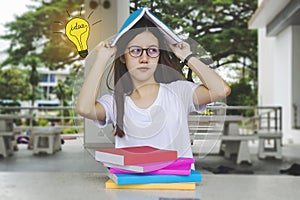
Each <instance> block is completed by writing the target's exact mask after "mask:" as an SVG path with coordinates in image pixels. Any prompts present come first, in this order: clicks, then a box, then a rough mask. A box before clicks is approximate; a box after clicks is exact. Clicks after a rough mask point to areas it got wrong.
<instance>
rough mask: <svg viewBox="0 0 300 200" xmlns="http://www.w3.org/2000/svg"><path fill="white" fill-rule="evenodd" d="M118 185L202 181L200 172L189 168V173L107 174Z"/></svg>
mask: <svg viewBox="0 0 300 200" xmlns="http://www.w3.org/2000/svg"><path fill="white" fill-rule="evenodd" d="M107 175H108V177H109V178H110V179H111V180H113V181H114V182H115V183H116V184H118V185H124V184H148V183H191V182H193V183H198V182H201V181H202V174H201V173H200V172H198V171H196V170H191V173H190V175H188V176H182V175H170V174H111V173H108V174H107Z"/></svg>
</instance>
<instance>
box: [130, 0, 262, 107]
mask: <svg viewBox="0 0 300 200" xmlns="http://www.w3.org/2000/svg"><path fill="white" fill-rule="evenodd" d="M130 2H131V4H130V5H131V11H133V10H136V9H138V8H140V7H145V6H147V7H149V8H150V9H151V10H152V11H154V12H155V13H156V14H157V15H158V17H160V18H161V19H162V20H163V21H164V22H165V23H166V24H168V25H169V26H170V27H171V28H172V29H174V30H175V31H176V32H178V33H179V34H180V35H183V36H188V37H189V38H191V39H193V40H195V41H196V42H197V43H198V44H200V45H201V46H202V47H203V48H204V49H205V50H206V51H207V52H206V53H204V54H205V55H206V56H207V55H209V56H210V57H211V59H208V62H209V60H211V62H213V64H211V65H210V66H211V67H213V68H220V69H221V70H222V69H224V68H225V67H226V68H230V70H235V71H238V73H237V74H238V75H239V77H238V78H237V79H236V81H235V82H240V80H242V81H241V82H243V83H244V82H245V80H246V79H247V81H249V82H250V83H251V85H249V86H251V87H250V89H251V91H252V92H255V91H257V31H256V30H249V29H248V21H249V20H250V17H251V16H252V15H253V14H254V12H255V10H256V8H257V1H253V0H210V1H207V0H184V1H182V0H168V1H165V0H153V1H146V0H130ZM174 11H175V12H174ZM195 48H196V49H197V50H198V51H199V49H202V48H201V47H199V46H198V47H195ZM200 53H203V52H200ZM237 67H238V68H237ZM227 71H228V70H227ZM233 86H234V87H235V85H233ZM254 98H256V95H255V97H254ZM243 102H244V101H243ZM250 102H256V101H250ZM250 102H249V103H250ZM241 103H242V102H241ZM251 105H252V104H251Z"/></svg>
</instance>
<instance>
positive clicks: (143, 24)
mask: <svg viewBox="0 0 300 200" xmlns="http://www.w3.org/2000/svg"><path fill="white" fill-rule="evenodd" d="M146 30H147V31H150V32H151V33H152V34H153V35H154V36H155V37H156V38H157V39H158V42H159V49H160V56H159V60H158V65H157V68H156V71H155V72H154V78H155V80H156V81H157V82H158V83H170V82H173V81H176V80H183V79H185V78H184V75H183V72H182V68H183V64H182V63H181V62H180V60H179V59H178V58H177V57H176V56H175V54H174V53H173V52H172V51H171V50H170V48H169V47H168V45H167V44H166V41H165V39H164V37H163V34H162V33H161V32H160V31H159V30H158V28H157V27H156V26H155V25H154V24H153V23H152V22H150V21H149V20H148V19H146V18H142V19H140V20H139V21H138V22H137V23H136V24H135V26H133V27H132V28H131V29H130V30H129V31H128V32H127V33H126V34H124V35H123V36H122V37H121V38H120V39H119V41H118V42H117V44H116V46H117V52H116V56H115V61H114V66H113V67H112V68H111V71H110V72H109V75H108V77H107V81H106V83H107V86H108V88H109V89H111V90H113V91H114V96H115V101H116V111H117V113H116V116H117V119H116V122H117V123H116V127H115V128H116V129H115V130H116V131H115V136H119V137H123V136H124V135H125V133H124V130H123V118H124V97H125V95H130V94H131V93H132V92H133V89H134V88H133V83H132V80H131V77H130V75H129V73H128V70H127V67H126V65H125V64H124V62H122V60H124V59H125V58H124V52H125V50H126V48H127V45H128V43H129V42H130V41H131V40H132V39H133V38H134V37H135V36H137V35H138V34H140V33H142V32H144V31H146ZM174 69H175V70H174ZM174 72H175V73H174ZM112 73H113V77H114V89H112V88H111V87H110V86H109V80H110V77H111V74H112Z"/></svg>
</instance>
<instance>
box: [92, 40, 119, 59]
mask: <svg viewBox="0 0 300 200" xmlns="http://www.w3.org/2000/svg"><path fill="white" fill-rule="evenodd" d="M95 50H96V51H97V54H98V56H100V57H101V58H107V59H109V58H111V57H113V56H114V55H115V53H116V51H117V49H116V48H115V47H111V46H110V45H109V44H108V43H107V42H104V41H102V42H100V43H99V44H98V45H97V46H96V47H95Z"/></svg>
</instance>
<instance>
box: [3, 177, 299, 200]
mask: <svg viewBox="0 0 300 200" xmlns="http://www.w3.org/2000/svg"><path fill="white" fill-rule="evenodd" d="M105 180H106V177H105V176H104V175H101V174H94V173H66V172H33V173H28V172H26V173H25V172H24V173H23V172H17V173H9V172H0V188H1V189H0V199H5V200H15V199H22V200H41V199H42V200H53V199H56V200H68V199H72V200H76V199H78V200H82V199H88V200H93V199H97V200H100V199H101V200H111V199H113V200H125V199H126V200H141V199H142V200H152V199H153V200H158V199H159V197H164V198H167V197H168V198H171V197H172V198H194V199H202V200H220V199H222V200H227V199H228V200H248V199H249V200H265V199H272V200H295V199H299V196H300V190H299V185H300V177H293V176H280V175H277V176H262V175H261V176H257V175H208V174H205V175H203V182H202V183H200V185H198V186H197V189H196V190H195V191H174V190H161V191H159V190H117V189H107V190H106V189H104V182H105Z"/></svg>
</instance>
